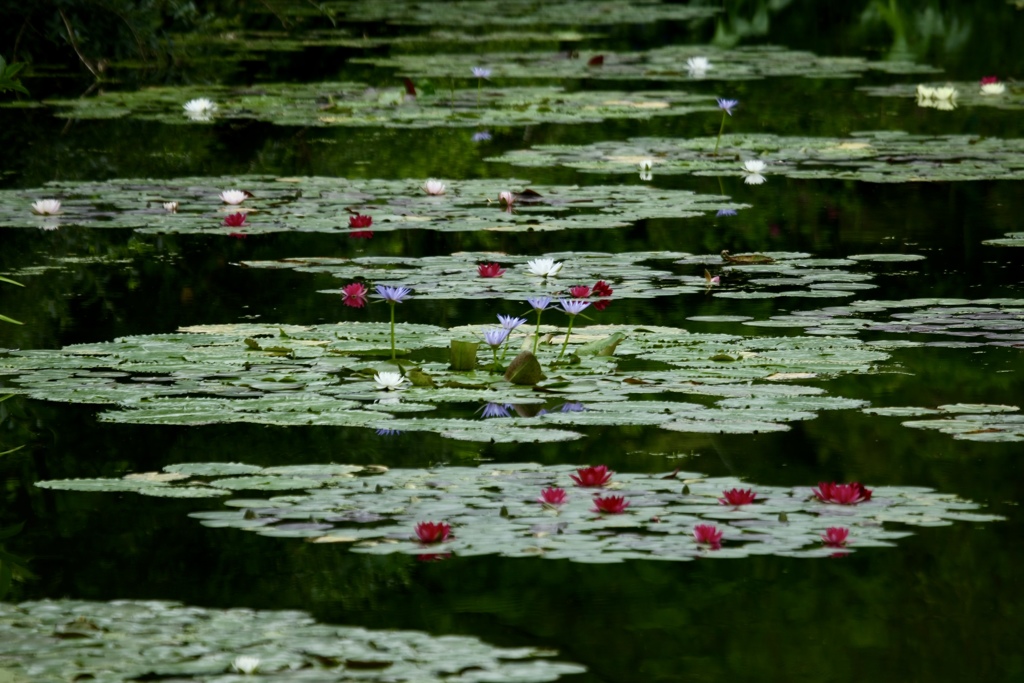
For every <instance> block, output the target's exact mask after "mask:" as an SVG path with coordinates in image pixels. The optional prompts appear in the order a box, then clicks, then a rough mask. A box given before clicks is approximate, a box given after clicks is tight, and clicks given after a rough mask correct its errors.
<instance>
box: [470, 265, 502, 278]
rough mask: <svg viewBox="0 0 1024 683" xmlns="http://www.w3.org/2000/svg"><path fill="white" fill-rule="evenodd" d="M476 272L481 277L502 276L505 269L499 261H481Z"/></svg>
mask: <svg viewBox="0 0 1024 683" xmlns="http://www.w3.org/2000/svg"><path fill="white" fill-rule="evenodd" d="M476 272H477V274H478V275H479V276H480V277H501V276H502V275H504V274H505V269H504V268H502V267H501V266H500V265H498V264H497V263H481V264H480V265H478V266H477V267H476Z"/></svg>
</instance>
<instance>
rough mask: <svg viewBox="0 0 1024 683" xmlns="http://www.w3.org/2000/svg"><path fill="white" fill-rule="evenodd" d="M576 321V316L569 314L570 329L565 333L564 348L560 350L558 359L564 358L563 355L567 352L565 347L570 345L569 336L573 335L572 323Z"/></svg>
mask: <svg viewBox="0 0 1024 683" xmlns="http://www.w3.org/2000/svg"><path fill="white" fill-rule="evenodd" d="M574 322H576V316H574V315H570V316H569V330H568V331H567V332H566V333H565V341H564V342H562V350H561V351H559V352H558V360H562V356H563V355H564V354H565V347H566V346H568V345H569V337H570V336H572V324H573V323H574Z"/></svg>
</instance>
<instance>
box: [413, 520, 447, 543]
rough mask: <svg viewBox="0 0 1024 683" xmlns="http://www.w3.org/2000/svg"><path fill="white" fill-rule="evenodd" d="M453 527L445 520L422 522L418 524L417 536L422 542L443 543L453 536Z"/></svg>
mask: <svg viewBox="0 0 1024 683" xmlns="http://www.w3.org/2000/svg"><path fill="white" fill-rule="evenodd" d="M451 532H452V528H451V526H449V525H448V524H445V523H444V522H420V523H419V524H417V525H416V537H417V538H418V539H419V540H420V543H442V542H444V541H447V540H448V538H449V537H450V536H451Z"/></svg>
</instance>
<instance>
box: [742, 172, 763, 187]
mask: <svg viewBox="0 0 1024 683" xmlns="http://www.w3.org/2000/svg"><path fill="white" fill-rule="evenodd" d="M765 180H767V178H765V177H764V176H763V175H761V174H760V173H751V174H749V175H747V177H746V178H744V179H743V182H745V183H746V184H747V185H760V184H761V183H763V182H764V181H765Z"/></svg>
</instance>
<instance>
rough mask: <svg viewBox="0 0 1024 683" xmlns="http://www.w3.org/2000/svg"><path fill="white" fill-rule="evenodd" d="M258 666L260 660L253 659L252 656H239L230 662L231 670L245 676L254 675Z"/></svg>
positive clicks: (257, 658)
mask: <svg viewBox="0 0 1024 683" xmlns="http://www.w3.org/2000/svg"><path fill="white" fill-rule="evenodd" d="M259 665H260V658H259V657H253V656H252V655H239V656H237V657H235V660H234V661H233V662H231V668H232V669H234V670H235V671H237V672H238V673H242V674H245V675H247V676H249V675H252V674H254V673H256V669H257V668H259Z"/></svg>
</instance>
